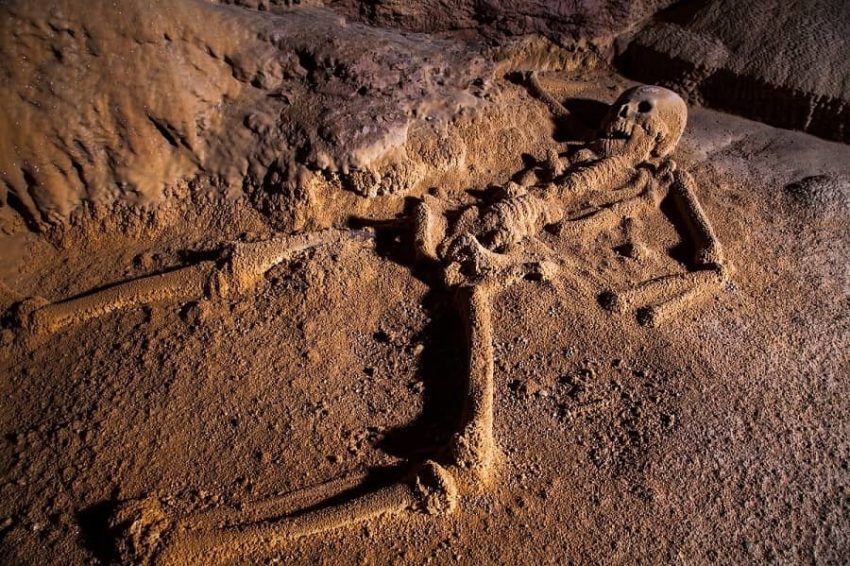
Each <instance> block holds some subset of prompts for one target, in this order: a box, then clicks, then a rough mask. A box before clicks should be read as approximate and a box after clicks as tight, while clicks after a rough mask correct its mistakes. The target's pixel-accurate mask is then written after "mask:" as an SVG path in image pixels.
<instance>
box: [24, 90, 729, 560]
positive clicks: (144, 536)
mask: <svg viewBox="0 0 850 566" xmlns="http://www.w3.org/2000/svg"><path fill="white" fill-rule="evenodd" d="M529 87H530V89H531V91H532V92H533V93H535V94H536V95H537V96H539V97H540V98H541V99H542V100H544V102H546V103H547V105H548V106H549V107H550V108H552V109H554V110H556V111H557V113H558V114H560V115H568V114H569V113H568V111H567V110H566V109H565V108H564V107H563V106H562V105H561V104H560V103H559V102H558V101H557V100H556V99H555V98H554V97H552V96H551V95H549V94H548V93H546V91H545V90H543V89H542V87H541V86H540V83H539V82H538V81H537V80H536V77H534V76H533V75H531V76H530V77H529ZM686 120H687V107H686V105H685V103H684V101H683V100H682V99H681V98H680V97H679V96H678V95H676V94H675V93H673V92H671V91H669V90H666V89H663V88H660V87H652V86H641V87H636V88H632V89H629V90H627V91H626V92H624V93H623V94H622V95H621V96H620V97H619V98H618V99H617V101H616V102H615V103H614V104H613V106H612V107H611V108H610V111H609V112H608V115H607V116H606V118H605V120H604V122H603V124H602V127H601V130H600V132H599V133H598V135H597V136H596V137H595V139H594V140H593V141H592V142H590V143H588V144H586V145H585V146H584V147H582V148H580V149H579V150H578V151H575V152H573V153H572V154H570V155H568V156H561V155H558V154H555V153H553V154H551V155H550V156H549V158H548V159H547V160H546V162H545V163H543V164H542V165H541V166H539V167H536V168H533V169H530V170H528V171H525V172H522V174H520V175H519V176H518V177H517V178H518V179H519V181H518V182H511V183H509V184H507V185H506V186H504V187H501V188H499V189H498V190H496V191H492V192H494V193H495V194H490V195H482V196H479V197H477V198H476V199H475V200H472V201H470V200H464V199H452V198H449V197H447V196H445V195H428V196H425V197H424V198H422V199H421V200H419V201H418V202H417V203H416V204H415V206H414V207H413V212H412V214H411V215H410V216H407V217H405V218H403V219H402V220H400V221H399V222H398V223H397V224H396V225H395V226H394V229H400V230H401V231H403V232H407V233H408V234H409V235H410V236H411V238H410V241H411V242H412V246H413V247H414V250H412V251H413V252H414V253H413V254H411V255H412V256H413V257H415V258H416V259H415V260H414V264H415V265H411V266H410V267H411V268H416V269H418V270H421V271H423V272H425V273H428V274H430V275H429V281H430V283H431V285H432V286H433V288H434V289H435V290H437V291H440V292H443V293H446V294H448V295H450V296H452V297H453V299H454V302H455V304H456V305H457V311H458V315H459V318H460V320H462V322H463V324H464V326H465V335H466V369H467V379H466V381H465V388H466V389H465V391H464V392H463V396H464V410H463V414H462V417H461V422H460V423H459V427H458V429H457V432H456V433H455V434H454V436H453V437H452V439H451V441H450V442H449V444H448V445H447V446H446V447H445V448H444V449H442V450H440V451H438V452H437V453H434V454H432V455H431V456H430V457H428V458H424V459H422V460H418V461H410V462H409V465H408V466H407V468H406V471H405V473H404V474H403V475H402V477H401V479H400V480H398V481H397V482H395V483H391V484H389V485H385V486H383V487H381V488H379V489H376V490H373V491H371V492H368V493H366V494H362V493H361V494H359V495H354V496H351V497H347V498H346V497H343V496H342V494H344V493H347V492H350V491H351V490H352V488H354V487H356V486H357V485H358V483H359V481H360V479H361V477H355V478H350V479H343V480H338V481H336V482H332V483H330V484H325V485H322V486H318V487H314V488H310V489H306V490H304V491H300V492H295V493H293V494H290V495H289V496H286V497H284V498H282V499H281V498H275V499H270V500H265V501H255V502H253V503H251V504H247V505H245V506H243V507H241V508H239V509H231V508H214V509H212V510H208V511H205V512H203V513H199V514H193V515H183V516H173V515H172V514H170V513H169V512H168V511H167V509H166V508H165V506H164V505H162V503H161V501H160V500H159V499H157V498H153V497H152V498H148V499H142V500H135V501H129V502H124V503H123V504H122V505H121V506H120V507H119V508H118V510H117V511H116V513H115V514H114V516H113V518H112V522H111V528H112V532H113V534H114V535H115V536H116V537H117V544H116V546H117V549H118V554H119V555H120V557H121V558H122V559H123V560H125V561H127V562H131V563H166V564H173V563H189V564H191V563H198V562H202V561H207V562H208V561H210V560H227V559H228V558H229V557H234V556H244V555H246V554H247V553H250V552H252V550H254V549H257V548H258V547H263V548H279V547H282V546H284V545H286V544H288V543H291V542H292V541H293V540H296V539H299V538H301V537H306V536H310V535H313V534H317V533H321V532H324V531H328V530H331V529H336V528H340V527H345V526H350V525H354V524H357V523H362V522H364V521H368V520H372V519H375V518H377V517H380V516H387V515H398V514H403V513H421V512H424V513H427V514H430V515H446V514H449V513H451V512H452V511H453V510H455V509H456V508H457V506H458V504H459V503H460V502H462V500H463V497H464V496H468V495H471V494H475V493H481V492H482V491H486V490H487V489H489V488H490V487H491V486H492V482H493V480H494V477H495V476H496V475H497V474H496V473H495V472H496V467H497V466H496V462H497V460H498V458H497V454H498V446H497V442H496V439H495V438H494V433H493V425H494V412H495V407H494V388H495V383H494V354H493V351H494V345H493V337H494V332H495V329H494V328H493V323H492V305H493V302H494V300H495V298H496V297H497V296H498V294H499V293H500V292H502V291H503V290H505V289H507V288H508V287H509V286H511V285H513V284H515V283H518V282H522V281H527V280H529V281H535V282H543V283H549V282H552V283H554V282H556V281H557V280H558V279H559V278H561V279H567V278H577V277H581V270H580V269H576V267H577V264H576V258H572V257H569V256H565V255H562V254H558V253H556V252H555V251H553V250H552V249H551V248H550V247H549V246H547V245H546V244H545V243H544V242H543V240H542V239H541V238H540V235H541V233H542V232H543V231H544V230H546V231H549V232H551V233H554V234H556V235H558V236H559V237H560V238H562V239H582V238H588V237H590V236H589V235H590V234H593V233H598V232H603V231H606V230H611V229H613V228H614V227H616V226H628V227H629V234H630V236H631V242H630V244H629V249H628V251H627V253H628V254H630V255H631V256H632V257H634V258H635V259H637V260H640V258H641V255H642V254H643V253H644V251H643V249H644V247H643V242H642V240H641V236H645V235H644V234H641V233H640V227H641V218H642V217H643V216H644V215H646V214H653V213H657V212H658V209H659V206H660V204H661V203H662V201H664V202H668V203H670V204H671V205H672V207H673V209H674V211H675V214H674V217H675V221H674V224H675V225H676V226H677V228H678V229H679V230H680V232H681V236H682V238H683V240H685V241H686V242H688V243H689V244H690V246H691V251H692V256H691V257H690V258H688V259H687V260H685V261H684V262H683V264H684V265H683V268H684V271H683V272H680V273H674V274H662V275H659V276H657V277H655V278H653V279H650V280H648V281H645V282H643V283H640V284H638V285H637V286H635V287H632V288H627V289H607V288H605V286H600V285H595V284H594V285H591V286H592V287H593V291H594V293H595V294H596V295H597V297H598V299H599V302H600V303H601V304H602V306H603V307H605V308H607V309H608V310H610V311H611V312H625V311H629V312H632V311H633V312H635V313H636V314H637V317H638V320H639V321H640V322H641V323H643V324H647V325H655V324H660V323H662V322H663V321H665V320H667V319H668V318H670V317H671V316H674V315H675V314H676V313H678V312H680V311H681V309H683V308H684V307H686V306H688V305H690V304H692V303H693V302H694V301H695V300H696V299H698V298H700V297H704V296H706V295H707V294H709V293H711V292H712V291H713V290H717V289H719V288H720V286H721V285H722V284H723V283H724V282H725V281H727V280H728V278H729V276H730V266H729V264H728V263H727V261H726V260H725V259H724V255H723V251H722V247H721V245H720V243H719V242H718V240H717V238H716V236H715V234H714V231H713V229H712V227H711V224H710V223H709V221H708V218H707V217H706V215H705V213H704V211H703V210H702V208H701V206H700V205H699V202H698V200H697V198H696V194H695V191H696V187H695V184H694V181H693V179H692V178H691V176H690V175H688V174H687V173H686V172H684V171H682V170H680V169H679V168H678V167H677V166H676V164H675V163H674V162H673V161H672V160H671V158H670V155H671V153H672V152H673V151H674V149H675V148H676V145H677V143H678V142H679V139H680V138H681V136H682V133H683V131H684V127H685V123H686ZM374 236H375V232H374V231H373V230H371V229H334V230H325V231H321V232H313V233H305V234H296V235H289V236H282V237H279V238H275V239H272V240H269V241H263V242H254V243H235V244H231V245H228V246H225V247H224V248H223V249H222V252H221V254H220V256H219V257H218V258H217V259H214V260H208V261H203V262H200V263H197V264H195V265H190V266H187V267H184V268H181V269H176V270H173V271H170V272H167V273H162V274H158V275H152V276H148V277H143V278H140V279H136V280H132V281H126V282H123V283H119V284H117V285H114V286H112V287H108V288H105V289H103V290H99V291H95V292H92V293H89V294H86V295H83V296H79V297H76V298H71V299H68V300H66V301H62V302H59V303H55V304H46V303H45V302H44V301H41V300H37V299H32V300H28V301H25V302H23V303H21V304H20V305H18V307H17V309H16V312H15V320H16V321H17V324H16V329H17V332H18V337H19V339H20V340H23V341H27V340H35V339H37V338H38V337H39V336H44V335H46V334H49V333H51V332H58V331H60V330H61V329H62V328H63V327H66V326H68V325H71V324H79V323H82V322H84V321H86V320H90V319H92V318H94V317H98V316H102V315H104V314H106V313H108V312H110V311H114V310H116V309H120V308H127V307H131V306H138V305H148V304H151V303H154V302H161V301H189V300H204V301H211V302H215V301H235V300H238V298H239V296H240V295H241V296H244V294H246V293H250V292H251V290H252V289H253V288H254V287H255V286H256V284H257V283H258V282H259V281H260V280H261V279H262V277H263V276H264V275H265V274H266V273H267V272H268V271H269V270H270V269H271V268H272V267H273V266H275V265H278V264H280V263H282V262H284V261H287V260H289V259H291V258H292V257H294V256H295V255H296V254H298V253H301V252H303V251H305V250H308V249H311V248H315V247H317V246H327V245H333V244H335V243H338V242H342V241H345V240H351V239H359V240H363V241H371V240H372V239H373V237H374Z"/></svg>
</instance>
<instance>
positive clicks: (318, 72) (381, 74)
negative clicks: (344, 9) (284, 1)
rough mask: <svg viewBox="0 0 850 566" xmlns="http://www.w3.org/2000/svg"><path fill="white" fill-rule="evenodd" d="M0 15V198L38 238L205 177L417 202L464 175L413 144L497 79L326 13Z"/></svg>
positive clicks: (135, 9)
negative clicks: (449, 178) (443, 175)
mask: <svg viewBox="0 0 850 566" xmlns="http://www.w3.org/2000/svg"><path fill="white" fill-rule="evenodd" d="M83 6H85V8H83ZM0 10H2V17H0V21H2V24H0V25H2V29H0V53H2V58H0V71H2V72H3V74H4V75H5V76H6V77H7V80H6V81H4V83H3V87H2V92H0V114H2V116H3V117H4V120H3V121H2V124H3V126H2V127H3V128H4V130H3V131H2V132H0V133H2V135H0V140H2V141H0V180H2V184H1V185H0V199H2V201H3V202H8V203H9V204H11V205H12V206H13V207H14V208H16V209H17V210H18V211H19V212H20V213H21V214H22V215H23V216H24V217H25V218H26V219H27V220H28V221H29V222H30V224H31V225H32V226H37V225H39V224H40V223H42V222H44V221H47V220H61V219H62V218H64V217H66V216H67V215H68V213H69V212H70V211H71V210H72V209H73V208H74V207H75V206H77V205H78V204H79V203H80V202H81V201H83V200H94V201H98V200H100V201H110V200H115V199H117V198H123V199H136V200H139V201H142V202H145V201H150V200H151V199H156V198H158V197H159V196H161V195H162V193H163V191H165V190H167V189H169V188H170V187H173V186H174V185H176V184H178V183H180V182H182V181H185V180H187V179H191V178H195V177H196V176H198V175H201V174H203V175H204V177H205V178H207V179H212V180H213V181H214V182H218V183H219V184H220V185H221V186H224V187H231V188H242V187H243V185H244V186H254V187H261V188H263V189H264V190H267V191H271V192H278V193H298V191H299V190H302V189H303V185H304V181H303V178H304V176H305V174H306V173H307V172H318V173H320V174H321V175H323V176H324V177H326V180H328V181H331V182H333V183H336V184H338V185H342V186H344V187H346V188H351V189H353V190H355V191H356V192H358V193H360V194H364V195H374V194H379V193H383V192H392V191H394V190H398V189H405V188H409V187H411V186H415V185H416V184H417V182H419V181H420V180H421V179H422V178H423V177H424V171H425V170H426V169H428V168H429V167H430V168H432V169H434V168H436V169H439V168H446V167H451V166H453V165H457V163H454V162H452V159H453V158H452V157H447V156H445V155H438V154H433V155H426V156H425V157H420V156H422V155H423V154H422V153H421V152H420V153H418V154H417V155H408V154H407V151H406V144H407V143H408V142H409V141H410V140H416V139H419V143H420V144H421V143H423V142H422V139H423V138H427V139H431V140H433V139H438V140H440V139H443V138H444V137H445V136H444V135H443V131H444V130H445V124H446V123H447V121H448V120H449V119H451V118H452V117H454V116H456V114H457V112H458V111H459V110H460V109H461V108H463V107H470V106H475V105H476V104H479V103H480V98H478V97H476V96H475V95H481V94H482V92H483V88H484V84H483V82H481V77H482V76H485V77H486V76H487V72H486V68H485V67H486V66H485V65H484V64H483V63H482V60H481V59H478V58H476V57H475V51H474V50H468V49H465V46H464V45H463V44H462V43H459V42H446V41H442V40H439V39H436V38H432V37H427V36H416V35H407V34H401V33H392V32H386V31H383V30H378V29H376V28H371V27H368V26H365V25H361V24H347V23H345V21H344V20H343V19H342V18H341V17H340V16H338V15H336V14H334V13H333V12H331V11H329V10H327V9H324V8H321V7H299V8H298V9H297V10H295V11H292V12H290V13H286V14H277V15H273V14H270V13H268V12H260V11H254V10H245V9H243V8H236V7H230V6H220V5H216V4H211V3H207V2H202V1H200V0H182V1H179V2H163V1H153V2H140V1H130V2H122V3H120V4H115V3H113V2H107V1H99V0H96V1H95V2H87V1H86V2H80V0H52V1H50V2H46V3H30V2H23V1H20V2H9V3H5V4H3V5H2V7H0ZM91 13H97V14H98V17H97V18H92V17H90V16H89V15H88V14H91ZM475 79H479V82H477V83H476V85H472V83H473V81H475ZM471 85H472V88H471V89H470V88H468V87H470V86H471ZM446 143H450V142H446ZM443 145H445V143H444V144H443ZM452 153H453V154H462V152H452ZM423 159H424V160H428V159H433V162H431V163H428V164H423ZM295 200H297V199H295ZM294 204H295V203H294V202H289V205H290V208H292V206H293V205H294Z"/></svg>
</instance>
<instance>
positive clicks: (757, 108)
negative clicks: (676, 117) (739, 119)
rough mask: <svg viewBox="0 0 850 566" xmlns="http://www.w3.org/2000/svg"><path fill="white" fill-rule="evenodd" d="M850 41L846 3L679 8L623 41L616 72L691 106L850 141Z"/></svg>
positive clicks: (808, 0) (722, 1) (805, 0)
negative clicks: (674, 93)
mask: <svg viewBox="0 0 850 566" xmlns="http://www.w3.org/2000/svg"><path fill="white" fill-rule="evenodd" d="M848 37H850V3H848V2H841V1H835V0H758V1H756V2H736V1H734V0H708V1H706V0H703V1H699V2H681V3H679V4H677V5H676V6H674V7H673V8H671V9H669V10H667V11H663V12H661V13H659V14H658V15H657V16H656V17H655V18H654V20H653V21H652V22H651V23H649V24H648V25H647V26H646V27H644V28H643V29H641V30H640V31H639V32H637V33H636V34H635V35H634V37H631V38H629V40H628V41H624V42H623V47H622V49H621V53H620V54H619V56H618V57H617V65H618V67H619V68H620V69H621V70H622V71H623V72H624V73H625V74H626V75H628V76H630V77H632V78H634V79H636V80H639V81H643V82H654V83H657V84H661V85H664V86H667V87H670V88H673V89H674V90H677V91H679V92H680V93H681V94H683V95H684V96H686V97H687V98H688V99H689V101H690V102H691V103H696V104H705V105H707V106H710V107H712V108H717V109H720V110H724V111H728V112H732V113H736V114H740V115H742V116H745V117H747V118H751V119H753V120H759V121H762V122H766V123H768V124H771V125H774V126H779V127H782V128H789V129H795V130H802V131H805V132H808V133H811V134H813V135H816V136H820V137H824V138H827V139H833V140H837V141H842V142H845V143H846V142H850V43H848Z"/></svg>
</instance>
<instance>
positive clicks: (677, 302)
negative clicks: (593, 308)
mask: <svg viewBox="0 0 850 566" xmlns="http://www.w3.org/2000/svg"><path fill="white" fill-rule="evenodd" d="M724 281H725V276H724V274H723V273H722V272H721V271H719V270H704V271H692V272H687V273H677V274H674V275H665V276H662V277H656V278H654V279H650V280H648V281H644V282H643V283H640V284H638V285H636V286H634V287H632V288H629V289H624V290H621V291H606V292H604V293H602V294H601V295H600V303H601V304H602V306H603V307H605V308H606V309H607V310H609V311H611V312H619V313H622V312H626V311H640V312H639V321H640V322H641V323H642V324H644V325H647V326H651V325H657V324H659V323H661V322H663V321H664V320H667V319H668V318H669V317H668V316H666V315H669V314H673V313H675V312H676V311H677V310H680V309H681V308H682V307H685V306H687V305H691V304H693V302H694V301H695V300H697V299H699V298H701V297H703V296H705V295H706V294H708V293H711V292H713V291H716V290H718V289H720V287H721V285H722V283H723V282H724ZM665 305H667V306H665Z"/></svg>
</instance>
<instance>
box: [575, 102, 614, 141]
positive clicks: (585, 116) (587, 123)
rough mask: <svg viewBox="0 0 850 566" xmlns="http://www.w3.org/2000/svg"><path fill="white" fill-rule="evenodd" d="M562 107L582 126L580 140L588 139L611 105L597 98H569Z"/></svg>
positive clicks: (597, 127) (600, 123) (599, 124)
mask: <svg viewBox="0 0 850 566" xmlns="http://www.w3.org/2000/svg"><path fill="white" fill-rule="evenodd" d="M564 107H566V109H567V110H569V111H570V114H571V115H573V116H575V117H576V121H577V122H579V123H580V124H581V127H582V128H583V134H584V135H583V137H582V140H587V139H590V138H591V137H592V136H593V134H594V133H595V132H596V131H597V130H598V129H599V127H600V126H601V125H602V120H603V118H605V115H606V114H607V113H608V110H610V109H611V107H610V106H609V105H608V104H605V103H604V102H600V101H599V100H593V99H590V98H571V99H569V100H566V101H565V102H564Z"/></svg>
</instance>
